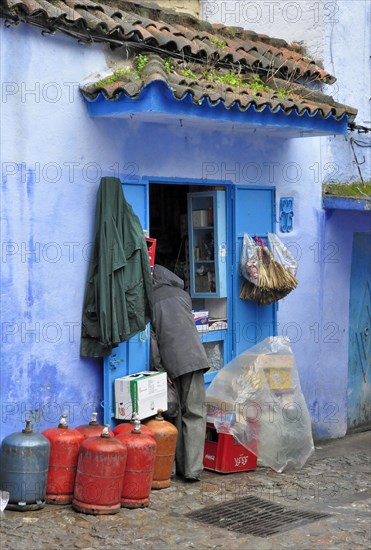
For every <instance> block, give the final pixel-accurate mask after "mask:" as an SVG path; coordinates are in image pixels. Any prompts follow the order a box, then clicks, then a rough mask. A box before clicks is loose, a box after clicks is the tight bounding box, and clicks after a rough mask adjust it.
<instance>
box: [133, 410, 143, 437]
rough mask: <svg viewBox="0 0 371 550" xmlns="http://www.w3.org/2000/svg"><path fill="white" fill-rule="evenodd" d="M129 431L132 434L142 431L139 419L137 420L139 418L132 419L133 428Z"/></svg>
mask: <svg viewBox="0 0 371 550" xmlns="http://www.w3.org/2000/svg"><path fill="white" fill-rule="evenodd" d="M138 416H139V415H138ZM131 433H133V434H140V433H142V432H141V431H140V420H139V418H136V419H135V420H134V428H133V430H132V432H131Z"/></svg>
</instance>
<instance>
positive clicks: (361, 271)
mask: <svg viewBox="0 0 371 550" xmlns="http://www.w3.org/2000/svg"><path fill="white" fill-rule="evenodd" d="M370 374H371V235H370V234H369V233H355V234H354V237H353V252H352V270H351V280H350V304H349V364H348V430H349V431H352V430H355V429H362V428H370V426H371V383H370Z"/></svg>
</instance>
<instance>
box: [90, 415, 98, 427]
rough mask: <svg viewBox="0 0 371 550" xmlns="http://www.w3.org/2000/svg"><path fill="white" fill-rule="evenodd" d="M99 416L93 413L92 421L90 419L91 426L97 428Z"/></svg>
mask: <svg viewBox="0 0 371 550" xmlns="http://www.w3.org/2000/svg"><path fill="white" fill-rule="evenodd" d="M97 416H98V413H97V412H93V413H91V419H90V422H89V424H90V426H97V424H98V421H97Z"/></svg>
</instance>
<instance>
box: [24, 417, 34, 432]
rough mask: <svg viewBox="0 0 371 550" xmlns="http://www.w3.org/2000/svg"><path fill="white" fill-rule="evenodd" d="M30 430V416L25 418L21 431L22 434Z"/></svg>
mask: <svg viewBox="0 0 371 550" xmlns="http://www.w3.org/2000/svg"><path fill="white" fill-rule="evenodd" d="M31 432H32V428H31V419H30V418H26V427H25V428H23V430H22V433H24V434H29V433H31Z"/></svg>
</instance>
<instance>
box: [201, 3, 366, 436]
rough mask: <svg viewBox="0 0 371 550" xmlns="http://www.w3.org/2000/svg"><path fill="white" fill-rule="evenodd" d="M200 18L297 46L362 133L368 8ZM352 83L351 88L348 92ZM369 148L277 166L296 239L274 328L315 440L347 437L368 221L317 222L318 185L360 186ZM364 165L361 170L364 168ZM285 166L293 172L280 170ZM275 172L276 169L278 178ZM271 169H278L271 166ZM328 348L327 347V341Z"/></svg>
mask: <svg viewBox="0 0 371 550" xmlns="http://www.w3.org/2000/svg"><path fill="white" fill-rule="evenodd" d="M202 16H203V18H204V19H207V20H208V21H210V22H211V23H217V22H221V23H223V24H225V25H238V26H242V27H244V28H246V29H251V30H254V31H255V32H258V33H264V34H268V35H269V36H274V37H278V38H283V39H285V40H287V41H288V42H294V41H297V42H300V43H303V44H304V46H305V47H306V48H307V51H308V54H309V56H311V57H313V59H316V60H318V61H322V62H323V65H324V67H325V68H326V69H327V70H328V71H329V72H330V73H331V74H333V75H334V76H335V77H336V78H337V82H336V83H335V84H334V85H331V86H324V87H323V91H324V93H327V94H330V95H332V96H333V97H334V99H335V100H336V101H339V102H341V103H345V104H347V105H352V106H354V107H356V108H358V115H357V119H356V122H357V124H360V125H364V126H366V127H370V111H369V98H370V93H371V83H370V79H369V73H370V54H371V50H370V44H371V39H370V33H369V28H370V23H371V5H370V3H369V2H368V1H367V0H353V1H352V2H343V1H334V2H314V3H313V2H311V1H310V0H302V1H301V2H287V0H277V2H271V3H269V2H261V3H257V2H235V1H234V0H210V1H208V0H204V2H202ZM355 82H356V83H357V85H356V86H355ZM351 137H353V138H355V139H356V140H359V141H360V143H361V145H366V146H368V147H369V146H370V145H371V141H370V134H358V133H357V132H353V133H349V134H348V135H347V136H336V137H335V136H329V137H323V138H314V139H310V140H306V139H305V140H291V141H290V142H289V143H287V142H284V143H283V144H282V145H283V147H282V150H281V155H280V156H276V155H275V154H272V155H270V156H269V158H270V161H271V162H274V161H276V160H278V162H279V163H280V165H279V166H277V172H276V173H277V177H276V178H275V184H276V185H277V198H278V199H279V198H280V196H293V197H294V203H295V212H294V231H293V233H290V234H289V235H287V234H282V235H281V237H282V238H283V240H284V241H285V242H286V243H287V244H288V245H290V247H291V250H292V251H293V252H294V251H296V253H297V256H298V260H299V272H298V277H299V281H300V284H299V287H298V288H297V290H296V291H295V293H293V294H292V295H290V296H289V297H288V298H286V299H285V300H284V301H283V302H281V304H280V308H279V311H278V321H279V330H281V333H282V332H283V333H286V332H287V333H288V335H289V336H291V338H293V339H294V340H296V341H295V342H294V343H293V348H294V350H295V355H296V360H297V365H298V369H299V374H300V379H301V384H302V388H303V391H304V394H305V397H306V400H307V403H308V406H309V409H310V411H311V414H312V421H313V429H314V434H315V436H316V437H318V438H331V437H340V436H343V435H344V434H345V433H346V431H347V421H346V415H347V414H346V411H347V403H346V392H347V380H348V343H347V342H348V340H347V338H348V316H349V287H350V268H351V243H352V238H353V233H354V232H356V231H360V230H361V229H359V227H363V228H364V229H363V230H364V231H368V232H369V231H370V229H371V228H370V222H369V219H370V218H369V213H358V212H345V211H338V212H334V213H333V214H332V215H331V214H330V213H328V214H325V213H324V211H323V210H322V204H321V185H322V183H325V182H334V183H348V182H352V181H359V180H360V175H359V172H358V169H357V166H356V164H355V162H354V160H355V158H354V154H353V151H352V148H351V145H350V138H351ZM354 149H355V151H356V155H357V157H358V160H359V162H362V163H363V164H362V165H361V166H360V168H361V172H362V176H363V179H364V180H365V181H370V180H371V156H370V154H369V153H368V151H369V148H362V147H360V146H359V145H357V144H354ZM363 161H364V162H363ZM287 163H296V164H297V167H298V169H297V173H298V175H299V177H298V178H297V180H296V181H295V178H294V171H295V168H294V166H293V165H291V169H290V170H285V165H286V166H287ZM281 168H283V170H281ZM275 169H276V168H275ZM332 340H334V341H332Z"/></svg>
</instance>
